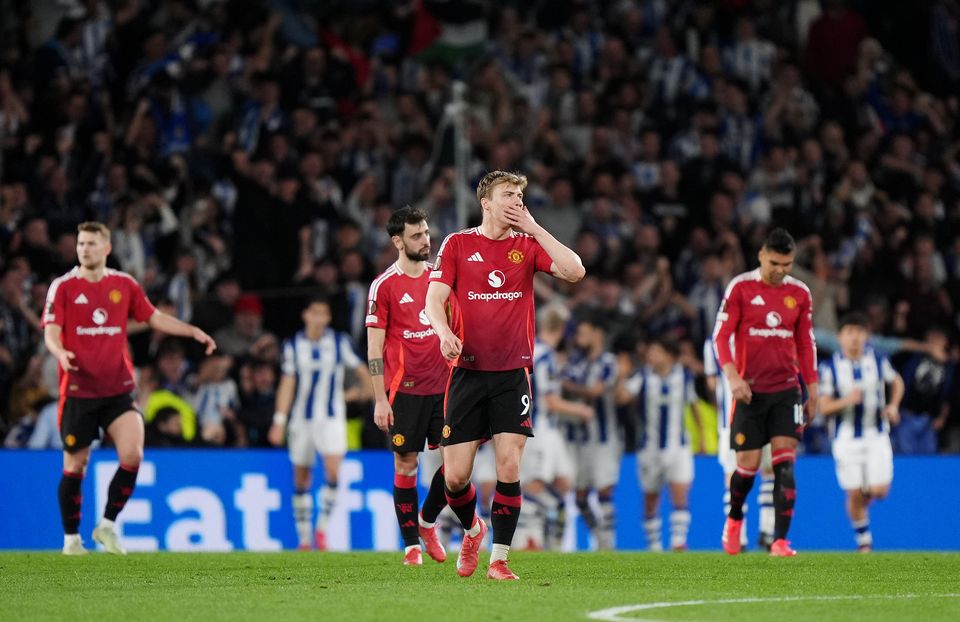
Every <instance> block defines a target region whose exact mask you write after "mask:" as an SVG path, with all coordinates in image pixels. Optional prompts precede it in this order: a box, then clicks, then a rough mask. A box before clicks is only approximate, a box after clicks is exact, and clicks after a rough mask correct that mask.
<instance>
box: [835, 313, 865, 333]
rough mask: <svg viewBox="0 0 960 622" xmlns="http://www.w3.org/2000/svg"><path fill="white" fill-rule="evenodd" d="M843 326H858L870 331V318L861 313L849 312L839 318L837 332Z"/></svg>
mask: <svg viewBox="0 0 960 622" xmlns="http://www.w3.org/2000/svg"><path fill="white" fill-rule="evenodd" d="M844 326H859V327H860V328H866V329H867V330H870V318H869V317H868V316H867V314H866V313H864V312H863V311H851V312H849V313H847V314H845V315H844V316H843V317H841V318H840V324H839V326H838V328H839V330H843V327H844Z"/></svg>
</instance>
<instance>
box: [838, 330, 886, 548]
mask: <svg viewBox="0 0 960 622" xmlns="http://www.w3.org/2000/svg"><path fill="white" fill-rule="evenodd" d="M869 326H870V323H869V319H868V318H867V316H866V315H864V314H862V313H856V312H854V313H850V314H848V315H847V316H845V317H844V318H843V319H842V320H841V321H840V331H839V333H838V335H837V338H838V339H839V341H840V351H839V352H835V353H834V354H833V356H831V357H830V358H828V359H826V360H825V361H822V362H821V363H820V412H821V413H823V415H824V416H825V417H831V418H832V419H833V425H834V435H833V459H834V460H835V461H836V463H837V481H839V482H840V487H841V488H843V490H844V491H846V493H847V514H848V515H849V516H850V523H851V525H852V526H853V531H854V536H855V538H856V542H857V547H858V549H859V550H860V551H861V552H864V553H867V552H870V550H872V548H873V535H872V534H871V533H870V516H869V513H868V509H869V506H870V502H871V501H872V500H873V499H883V498H885V497H886V496H887V494H888V493H889V492H890V483H891V482H892V481H893V449H892V448H891V445H890V425H891V424H892V425H896V424H897V423H898V422H899V421H900V401H901V400H902V399H903V393H904V386H903V380H902V379H901V378H900V374H898V373H897V372H896V371H895V370H894V369H893V366H891V365H890V361H889V360H887V357H886V356H884V355H882V354H880V353H878V352H876V351H875V350H874V349H873V348H871V347H869V346H867V345H866V343H867V339H868V338H869V337H870V328H869ZM887 388H889V390H890V401H889V403H888V402H887V400H886V390H887Z"/></svg>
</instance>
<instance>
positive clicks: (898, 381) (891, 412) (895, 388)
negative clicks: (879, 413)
mask: <svg viewBox="0 0 960 622" xmlns="http://www.w3.org/2000/svg"><path fill="white" fill-rule="evenodd" d="M894 373H895V374H896V375H895V376H894V377H893V381H892V382H891V383H890V401H889V402H888V403H887V405H886V406H884V407H883V416H884V417H886V418H887V421H889V422H890V425H897V424H898V423H900V402H901V401H903V394H904V393H905V392H906V386H905V385H904V384H903V378H901V377H900V374H897V373H896V372H894Z"/></svg>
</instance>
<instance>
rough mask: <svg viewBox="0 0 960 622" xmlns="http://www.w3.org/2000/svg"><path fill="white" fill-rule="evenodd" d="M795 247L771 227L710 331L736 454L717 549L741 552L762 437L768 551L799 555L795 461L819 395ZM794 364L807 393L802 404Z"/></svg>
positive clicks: (735, 281)
mask: <svg viewBox="0 0 960 622" xmlns="http://www.w3.org/2000/svg"><path fill="white" fill-rule="evenodd" d="M795 250H796V243H795V242H794V241H793V237H792V236H791V235H790V234H789V233H787V232H786V231H785V230H783V229H780V228H777V229H774V230H773V231H771V232H770V234H769V235H768V236H767V238H766V240H764V242H763V246H762V247H761V248H760V252H759V259H760V267H759V268H757V269H755V270H751V271H750V272H744V273H743V274H741V275H739V276H737V277H734V279H733V280H731V281H730V283H729V284H728V285H727V290H726V292H725V293H724V297H723V303H721V305H720V311H719V312H718V313H717V323H716V326H715V328H714V331H713V344H714V348H715V349H716V351H717V361H718V362H719V363H720V369H721V370H723V375H724V376H725V377H726V379H727V381H728V382H729V383H730V394H731V395H732V397H733V400H734V403H733V419H732V422H731V426H730V434H731V438H730V446H731V448H732V449H734V450H735V451H736V452H737V468H736V469H735V470H734V472H733V475H732V476H731V478H730V512H729V513H728V515H727V521H726V523H725V524H724V528H723V537H722V542H723V548H724V550H725V551H726V552H727V553H729V554H731V555H736V554H737V553H739V552H740V532H741V529H742V527H743V502H744V500H745V499H746V498H747V494H749V492H750V489H751V488H752V487H753V480H754V478H755V477H756V474H757V469H759V467H760V453H761V448H762V447H763V446H764V445H765V444H767V443H770V449H771V455H772V460H771V462H772V463H773V473H774V491H773V506H774V511H775V513H776V516H775V524H774V534H773V537H774V541H773V544H772V545H771V547H770V554H771V555H773V556H775V557H792V556H794V555H796V554H797V553H796V551H794V550H793V549H792V548H790V543H789V542H788V541H787V532H788V531H789V529H790V520H791V518H792V517H793V507H794V503H795V501H796V496H797V487H796V482H795V480H794V475H793V465H794V461H795V460H796V448H797V443H798V442H799V440H800V438H801V435H802V434H803V428H804V425H805V423H809V422H810V421H812V420H813V417H814V415H815V414H816V412H817V401H818V399H817V398H818V393H817V353H816V343H815V341H814V337H813V320H812V318H811V308H812V300H811V297H810V290H809V289H807V286H806V285H804V284H803V283H802V282H801V281H800V280H798V279H796V278H793V277H791V276H789V272H790V269H791V268H792V267H793V258H794V253H795ZM731 336H732V337H733V339H734V344H733V348H732V349H731V344H730V338H731ZM798 363H799V373H800V375H802V377H803V379H804V381H805V382H806V384H807V387H808V390H809V393H810V398H809V400H807V402H806V403H805V404H802V402H801V399H802V397H801V388H800V378H799V377H798V373H797V372H798V369H797V364H798Z"/></svg>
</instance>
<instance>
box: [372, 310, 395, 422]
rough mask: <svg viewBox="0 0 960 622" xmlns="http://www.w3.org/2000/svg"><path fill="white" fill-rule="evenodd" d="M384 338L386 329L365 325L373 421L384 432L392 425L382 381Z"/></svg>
mask: <svg viewBox="0 0 960 622" xmlns="http://www.w3.org/2000/svg"><path fill="white" fill-rule="evenodd" d="M386 338H387V331H385V330H384V329H382V328H374V327H372V326H368V327H367V361H368V363H367V369H368V370H369V371H370V384H371V385H373V399H374V405H373V422H374V423H375V424H376V425H377V427H378V428H380V429H381V430H383V431H384V432H386V431H387V430H388V429H390V426H392V425H393V407H392V406H391V405H390V398H388V397H387V387H386V384H384V381H383V373H384V372H383V344H384V342H385V341H386Z"/></svg>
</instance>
